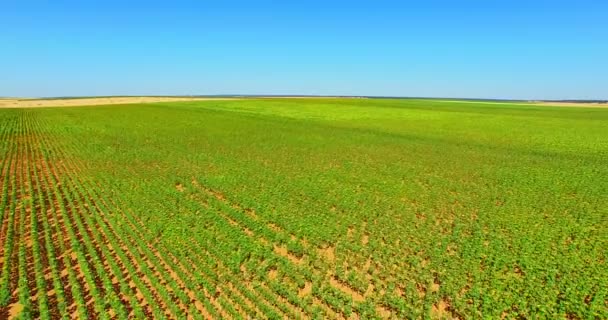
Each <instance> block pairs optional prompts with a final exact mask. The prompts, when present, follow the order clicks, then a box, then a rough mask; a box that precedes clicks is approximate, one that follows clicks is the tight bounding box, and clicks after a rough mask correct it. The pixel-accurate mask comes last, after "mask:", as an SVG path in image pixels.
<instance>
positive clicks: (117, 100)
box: [0, 97, 237, 108]
mask: <svg viewBox="0 0 608 320" xmlns="http://www.w3.org/2000/svg"><path fill="white" fill-rule="evenodd" d="M235 99H237V98H196V97H192V98H188V97H100V98H78V99H0V108H46V107H79V106H97V105H113V104H135V103H156V102H179V101H206V100H235Z"/></svg>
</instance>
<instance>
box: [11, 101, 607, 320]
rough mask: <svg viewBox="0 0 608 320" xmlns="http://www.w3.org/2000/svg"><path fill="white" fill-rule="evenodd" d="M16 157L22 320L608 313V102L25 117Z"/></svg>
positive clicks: (98, 110)
mask: <svg viewBox="0 0 608 320" xmlns="http://www.w3.org/2000/svg"><path fill="white" fill-rule="evenodd" d="M0 167H1V172H2V179H0V192H1V201H0V214H1V217H0V221H1V222H2V226H1V229H0V239H1V242H0V244H1V248H0V259H1V260H0V263H1V267H2V268H1V274H0V318H2V319H5V318H8V317H9V316H17V317H19V316H20V317H23V318H26V319H27V318H36V317H41V318H43V319H45V318H49V317H50V318H53V319H54V318H59V317H62V316H64V317H65V318H77V317H81V318H84V317H89V318H100V319H103V318H119V319H126V318H136V319H139V318H145V317H148V318H150V317H154V318H179V319H185V318H187V317H192V318H194V319H197V318H214V319H230V318H232V319H247V318H255V319H265V318H270V319H296V318H302V319H308V318H316V319H342V318H346V319H348V318H350V319H370V318H395V319H410V318H413V319H417V318H431V319H436V318H460V319H469V318H484V319H501V318H505V319H514V318H533V319H536V318H539V319H545V318H546V319H607V318H608V266H607V265H606V260H607V258H608V249H607V248H608V109H595V108H565V107H546V106H534V105H525V104H512V105H510V104H491V103H470V102H467V103H460V102H446V101H436V100H413V99H393V100H389V99H243V100H233V101H197V102H179V103H156V104H141V105H121V106H99V107H73V108H45V109H5V110H0Z"/></svg>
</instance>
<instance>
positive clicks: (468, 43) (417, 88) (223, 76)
mask: <svg viewBox="0 0 608 320" xmlns="http://www.w3.org/2000/svg"><path fill="white" fill-rule="evenodd" d="M607 12H608V3H601V2H599V1H590V0H584V1H577V2H576V3H573V2H570V1H534V2H533V3H530V2H527V1H523V0H517V1H498V2H493V3H488V2H487V1H467V2H465V3H453V2H449V1H437V0H436V1H428V2H424V3H414V4H412V3H407V4H404V3H402V2H397V1H378V2H374V3H365V2H358V1H355V2H352V1H348V2H347V1H333V2H331V3H330V4H328V3H325V2H321V1H309V2H306V3H274V2H271V1H256V2H244V1H226V2H221V3H212V4H205V3H196V2H189V1H175V2H171V3H164V4H157V3H154V4H152V3H148V2H144V1H130V2H129V3H123V2H119V1H105V2H104V3H103V4H87V3H81V2H78V1H63V2H61V3H52V4H48V3H44V2H39V1H19V2H17V1H7V2H6V3H3V4H2V10H0V30H2V31H0V40H1V41H2V43H3V44H5V45H4V47H5V48H3V50H2V51H0V68H1V69H2V70H3V77H0V97H66V96H73V97H76V96H126V95H128V96H144V95H147V96H150V95H155V96H164V95H322V96H391V97H428V98H456V97H457V98H467V99H513V100H608V90H606V88H608V76H607V75H608V63H606V62H605V60H606V54H605V52H607V49H608V42H607V41H605V39H608V22H606V20H605V14H606V13H607ZM226 92H232V93H229V94H228V93H226Z"/></svg>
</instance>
